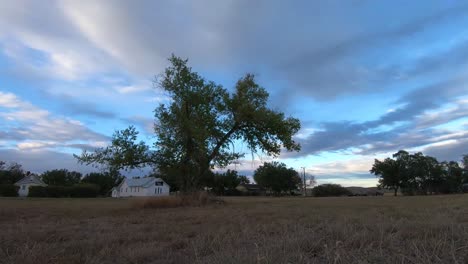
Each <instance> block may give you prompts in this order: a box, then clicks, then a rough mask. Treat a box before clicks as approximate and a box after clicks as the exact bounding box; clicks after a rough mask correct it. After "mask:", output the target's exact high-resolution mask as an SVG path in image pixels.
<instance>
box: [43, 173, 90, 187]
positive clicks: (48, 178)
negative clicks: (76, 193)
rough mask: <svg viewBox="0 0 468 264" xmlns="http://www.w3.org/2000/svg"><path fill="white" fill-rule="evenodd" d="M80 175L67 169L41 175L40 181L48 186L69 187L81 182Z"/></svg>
mask: <svg viewBox="0 0 468 264" xmlns="http://www.w3.org/2000/svg"><path fill="white" fill-rule="evenodd" d="M81 176H82V174H81V173H79V172H76V171H68V170H67V169H60V170H50V171H46V172H44V173H42V175H41V177H42V181H43V182H44V183H46V184H48V185H55V186H71V185H74V184H78V183H79V182H80V181H81Z"/></svg>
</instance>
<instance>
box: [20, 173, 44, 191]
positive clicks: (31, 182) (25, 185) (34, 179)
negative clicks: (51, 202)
mask: <svg viewBox="0 0 468 264" xmlns="http://www.w3.org/2000/svg"><path fill="white" fill-rule="evenodd" d="M15 185H16V186H19V190H18V196H23V197H24V196H28V193H29V187H30V186H47V184H45V183H44V182H43V181H42V180H41V178H39V176H37V175H34V174H30V175H28V176H26V177H24V178H23V179H21V180H19V181H18V182H16V183H15Z"/></svg>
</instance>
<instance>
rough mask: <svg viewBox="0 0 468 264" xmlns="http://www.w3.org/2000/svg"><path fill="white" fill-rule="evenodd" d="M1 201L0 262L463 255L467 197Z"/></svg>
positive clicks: (441, 259) (434, 258)
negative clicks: (203, 202) (165, 203)
mask: <svg viewBox="0 0 468 264" xmlns="http://www.w3.org/2000/svg"><path fill="white" fill-rule="evenodd" d="M224 200H225V203H224V204H213V205H208V206H204V207H185V208H171V209H139V208H135V206H134V203H135V200H132V199H126V200H124V199H110V198H102V199H18V198H16V199H14V198H11V199H7V198H3V199H0V227H1V230H0V262H1V263H23V264H26V263H35V264H42V263H467V261H468V195H450V196H428V197H343V198H302V197H298V198H261V197H258V198H254V197H251V198H224Z"/></svg>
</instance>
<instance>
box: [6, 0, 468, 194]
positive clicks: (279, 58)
mask: <svg viewBox="0 0 468 264" xmlns="http://www.w3.org/2000/svg"><path fill="white" fill-rule="evenodd" d="M171 54H175V55H177V56H180V57H183V58H188V59H189V64H190V66H192V68H193V69H194V70H195V71H197V72H198V73H200V74H201V75H202V76H204V77H205V78H206V79H208V80H212V81H214V82H216V83H218V84H221V85H223V86H224V87H225V88H226V89H228V90H230V91H232V89H233V87H234V85H235V82H236V81H237V80H238V79H239V78H241V77H242V76H243V75H244V74H246V73H253V74H255V75H256V77H257V81H258V82H259V83H260V85H261V86H263V87H264V88H265V89H266V90H267V91H268V92H269V94H270V101H269V106H270V107H271V108H273V109H275V110H279V111H283V112H284V113H285V114H286V115H287V116H293V117H297V118H299V119H300V121H301V125H302V128H301V130H300V132H299V133H298V134H297V135H296V136H295V139H296V140H297V141H298V142H300V144H301V146H302V149H301V151H300V152H283V153H282V154H281V155H280V156H279V157H278V158H276V159H275V160H278V161H281V162H284V163H286V165H287V166H289V167H292V168H294V169H297V170H298V171H299V170H301V167H305V168H306V171H307V173H309V174H313V175H315V176H316V178H317V181H318V183H339V184H342V185H344V186H375V185H376V183H377V179H376V177H375V176H373V175H371V174H369V170H370V168H371V167H372V164H373V162H374V159H382V158H385V157H388V156H390V155H391V154H392V153H395V152H397V151H398V150H400V149H405V150H408V151H410V152H416V151H422V152H423V153H424V154H426V155H431V156H434V157H436V158H437V159H438V160H439V161H443V160H457V161H458V160H460V159H461V155H463V154H466V153H468V86H467V85H466V83H467V81H468V1H456V0H439V1H428V0H421V1H398V0H395V1H371V0H369V1H367V0H349V1H334V0H330V1H281V0H278V1H276V0H264V1H263V0H256V1H249V0H233V1H228V0H226V1H215V0H212V1H205V0H200V1H144V0H138V1H126V0H115V1H105V0H102V1H96V0H92V1H91V0H83V1H66V0H62V1H48V0H44V1H24V0H17V1H0V160H3V161H15V162H19V163H21V164H22V165H23V167H24V169H26V170H29V171H32V172H36V173H41V172H43V171H45V170H50V169H55V168H67V169H70V170H78V171H81V172H83V173H87V172H90V171H94V170H96V169H94V168H92V167H89V166H83V165H79V164H77V162H76V160H75V159H74V158H73V156H72V154H80V153H81V152H82V150H92V149H95V148H97V147H103V146H106V145H107V144H108V143H109V140H110V137H111V135H112V133H113V132H114V131H115V130H121V129H124V128H126V127H128V126H129V125H134V126H136V127H137V129H138V130H139V131H140V135H141V139H142V140H145V141H147V142H149V143H151V142H153V141H154V134H153V133H152V127H153V122H154V118H153V110H154V108H155V107H157V106H158V105H159V104H160V103H167V102H169V101H168V100H169V98H168V97H167V95H166V94H165V93H164V92H163V91H161V89H160V88H158V87H155V86H154V85H153V80H154V79H155V78H156V77H157V76H158V74H160V73H161V72H162V71H163V70H164V68H165V67H166V66H168V61H167V58H168V57H169V56H170V55H171ZM237 150H238V151H243V152H245V153H246V155H245V158H244V159H242V160H239V162H238V163H236V164H233V165H230V166H229V167H228V168H231V169H236V170H239V171H240V172H241V173H243V174H245V175H249V176H250V175H252V172H253V171H254V170H255V169H256V168H257V167H258V166H259V165H261V164H262V163H263V162H265V161H271V160H272V158H269V157H267V156H265V155H261V154H260V155H251V153H250V152H249V151H248V149H247V148H246V146H244V145H243V144H239V146H237ZM142 173H144V172H143V171H140V172H139V171H132V172H128V175H130V174H134V175H138V174H142Z"/></svg>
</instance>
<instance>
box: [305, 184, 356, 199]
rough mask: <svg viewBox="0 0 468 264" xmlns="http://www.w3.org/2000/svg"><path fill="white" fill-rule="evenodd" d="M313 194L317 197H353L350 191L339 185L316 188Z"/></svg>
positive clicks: (323, 185) (324, 185)
mask: <svg viewBox="0 0 468 264" xmlns="http://www.w3.org/2000/svg"><path fill="white" fill-rule="evenodd" d="M312 193H313V195H314V196H316V197H328V196H346V195H351V192H350V191H349V190H348V189H346V188H345V187H343V186H341V185H339V184H322V185H319V186H316V187H314V188H313V189H312Z"/></svg>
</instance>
